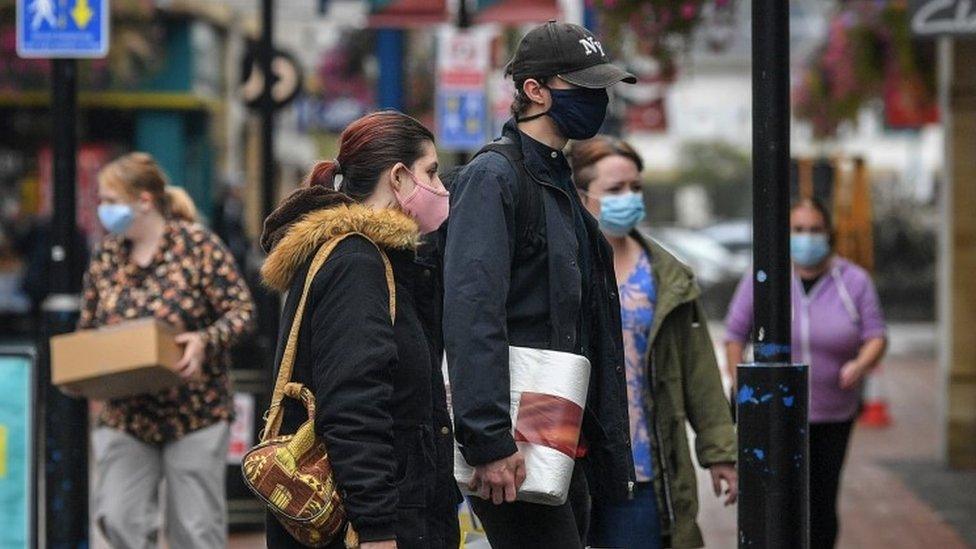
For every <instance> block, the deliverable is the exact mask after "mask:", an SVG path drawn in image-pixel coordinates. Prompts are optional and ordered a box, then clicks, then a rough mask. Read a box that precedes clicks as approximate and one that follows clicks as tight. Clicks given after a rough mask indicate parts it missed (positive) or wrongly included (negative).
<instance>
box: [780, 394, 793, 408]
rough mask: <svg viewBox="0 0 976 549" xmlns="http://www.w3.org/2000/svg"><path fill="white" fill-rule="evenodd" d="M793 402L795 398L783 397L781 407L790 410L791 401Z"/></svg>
mask: <svg viewBox="0 0 976 549" xmlns="http://www.w3.org/2000/svg"><path fill="white" fill-rule="evenodd" d="M795 400H796V398H795V397H792V396H785V397H783V406H786V407H787V408H792V407H793V401H795Z"/></svg>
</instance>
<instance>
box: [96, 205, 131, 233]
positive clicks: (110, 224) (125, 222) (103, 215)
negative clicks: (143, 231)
mask: <svg viewBox="0 0 976 549" xmlns="http://www.w3.org/2000/svg"><path fill="white" fill-rule="evenodd" d="M134 219H135V213H133V211H132V206H130V205H128V204H100V205H99V206H98V220H99V221H101V222H102V226H103V227H105V230H106V231H108V232H110V233H112V234H123V233H125V231H127V230H129V227H131V226H132V221H133V220H134Z"/></svg>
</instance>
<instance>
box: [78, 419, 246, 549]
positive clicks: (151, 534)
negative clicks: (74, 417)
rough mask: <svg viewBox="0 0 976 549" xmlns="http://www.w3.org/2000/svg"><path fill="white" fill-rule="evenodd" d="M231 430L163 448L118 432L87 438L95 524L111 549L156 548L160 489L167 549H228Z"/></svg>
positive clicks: (208, 431)
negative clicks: (92, 463) (91, 459)
mask: <svg viewBox="0 0 976 549" xmlns="http://www.w3.org/2000/svg"><path fill="white" fill-rule="evenodd" d="M229 437H230V427H229V426H228V424H227V423H226V422H221V423H218V424H216V425H212V426H210V427H207V428H204V429H200V430H199V431H195V432H193V433H190V434H189V435H187V436H185V437H183V438H181V439H179V440H177V441H174V442H171V443H168V444H165V445H162V446H155V445H151V444H146V443H144V442H142V441H140V440H138V439H136V438H134V437H132V436H131V435H129V434H127V433H124V432H122V431H119V430H116V429H111V428H107V427H101V428H98V429H96V430H95V431H94V432H93V433H92V452H93V454H94V457H95V462H96V465H95V467H96V479H95V490H94V501H93V507H94V512H95V523H96V524H97V525H98V527H99V529H100V530H101V531H102V534H103V535H104V536H105V538H106V539H107V540H108V542H109V544H110V545H111V546H112V547H113V549H152V548H155V547H157V542H158V541H159V530H160V527H159V521H160V512H159V511H160V509H159V499H160V498H159V486H160V483H161V482H162V481H164V480H165V487H166V488H165V490H166V492H165V496H166V497H165V500H166V501H165V505H164V513H163V516H164V524H165V528H166V541H167V544H168V546H169V547H170V548H172V549H217V548H222V547H226V546H227V500H226V497H225V487H224V479H225V476H226V470H227V466H226V457H227V445H228V441H229Z"/></svg>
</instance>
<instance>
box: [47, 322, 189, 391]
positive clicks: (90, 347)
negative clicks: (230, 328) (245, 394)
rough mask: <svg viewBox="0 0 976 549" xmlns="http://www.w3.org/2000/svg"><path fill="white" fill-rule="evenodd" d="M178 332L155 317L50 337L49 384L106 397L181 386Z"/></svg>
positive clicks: (180, 353)
mask: <svg viewBox="0 0 976 549" xmlns="http://www.w3.org/2000/svg"><path fill="white" fill-rule="evenodd" d="M176 334H177V331H176V329H174V328H171V327H169V326H166V325H165V324H163V323H161V322H160V321H158V320H156V319H154V318H145V319H140V320H133V321H129V322H123V323H120V324H116V325H113V326H106V327H104V328H100V329H97V330H81V331H78V332H74V333H71V334H65V335H59V336H55V337H52V338H51V382H52V383H53V384H55V385H58V386H63V387H64V388H66V389H68V390H70V391H73V392H76V393H79V394H81V395H84V396H85V397H88V398H92V399H97V400H105V399H111V398H119V397H125V396H132V395H138V394H143V393H152V392H156V391H160V390H162V389H167V388H169V387H173V386H176V385H179V384H180V383H181V382H182V380H181V378H180V376H179V374H178V373H177V372H176V371H175V370H174V366H175V365H176V363H177V362H178V361H179V360H180V358H181V357H182V356H183V349H182V348H181V347H180V346H179V345H177V344H176V342H175V341H174V337H175V336H176Z"/></svg>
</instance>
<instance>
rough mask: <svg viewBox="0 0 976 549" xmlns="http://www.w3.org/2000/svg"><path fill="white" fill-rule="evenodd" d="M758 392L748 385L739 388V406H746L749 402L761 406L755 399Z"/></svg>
mask: <svg viewBox="0 0 976 549" xmlns="http://www.w3.org/2000/svg"><path fill="white" fill-rule="evenodd" d="M755 394H756V390H755V389H753V388H752V387H750V386H748V385H743V386H742V387H739V396H738V398H737V399H736V400H737V401H738V402H739V404H745V403H747V402H752V403H753V404H759V401H758V400H756V397H755Z"/></svg>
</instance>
